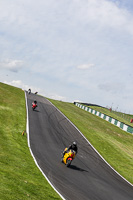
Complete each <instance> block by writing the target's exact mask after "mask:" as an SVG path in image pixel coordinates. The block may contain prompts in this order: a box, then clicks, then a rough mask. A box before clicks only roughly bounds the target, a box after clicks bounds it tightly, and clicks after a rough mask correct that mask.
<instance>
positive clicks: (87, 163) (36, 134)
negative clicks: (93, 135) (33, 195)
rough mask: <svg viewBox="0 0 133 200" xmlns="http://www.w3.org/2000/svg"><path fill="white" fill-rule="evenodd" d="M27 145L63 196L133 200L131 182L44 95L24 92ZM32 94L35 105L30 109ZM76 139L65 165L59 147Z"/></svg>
mask: <svg viewBox="0 0 133 200" xmlns="http://www.w3.org/2000/svg"><path fill="white" fill-rule="evenodd" d="M27 98H28V99H27V102H28V111H29V139H30V147H31V150H32V152H33V154H34V157H35V159H36V160H37V162H38V165H39V166H40V168H41V169H42V171H43V172H44V174H45V175H46V176H47V178H48V179H49V180H50V182H51V183H52V185H53V186H54V187H55V188H56V190H57V191H58V192H59V193H60V194H61V195H62V196H63V197H64V199H67V200H75V199H76V200H133V186H132V185H130V184H129V183H128V182H126V181H125V180H124V179H122V178H121V177H120V176H119V175H118V174H117V173H116V172H115V171H114V170H112V169H111V168H110V167H109V166H108V165H107V164H106V163H105V162H104V161H103V160H102V158H101V157H100V156H99V155H98V154H97V153H96V151H95V150H94V149H93V148H92V147H91V145H90V144H89V143H88V142H87V141H86V140H85V139H84V138H83V137H82V136H81V134H80V133H79V131H78V130H77V129H76V128H75V127H74V126H73V125H72V124H71V123H70V122H69V121H68V120H67V119H66V118H65V117H64V116H63V115H62V114H61V113H60V112H59V111H58V109H56V108H55V107H54V106H53V105H52V104H51V103H50V102H49V101H48V100H46V99H45V98H44V97H40V96H35V95H34V94H30V95H29V94H27ZM35 98H36V100H37V101H38V108H37V109H36V111H32V108H31V104H32V102H33V100H34V99H35ZM72 141H77V143H78V148H79V152H78V154H77V157H76V158H75V160H73V162H72V165H71V166H70V167H69V168H67V167H66V166H65V165H64V164H62V163H61V162H60V158H61V152H62V150H63V149H64V148H65V147H66V146H68V145H69V144H70V143H71V142H72Z"/></svg>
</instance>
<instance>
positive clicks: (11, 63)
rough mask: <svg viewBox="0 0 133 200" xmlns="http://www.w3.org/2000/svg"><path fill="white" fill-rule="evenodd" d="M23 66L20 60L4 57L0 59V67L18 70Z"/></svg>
mask: <svg viewBox="0 0 133 200" xmlns="http://www.w3.org/2000/svg"><path fill="white" fill-rule="evenodd" d="M22 66H23V61H22V60H10V59H6V60H3V61H0V68H4V69H8V70H10V71H13V72H18V71H19V70H20V69H21V68H22Z"/></svg>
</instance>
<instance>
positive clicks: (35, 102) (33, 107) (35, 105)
mask: <svg viewBox="0 0 133 200" xmlns="http://www.w3.org/2000/svg"><path fill="white" fill-rule="evenodd" d="M36 107H37V101H34V102H33V103H32V109H33V110H35V109H36Z"/></svg>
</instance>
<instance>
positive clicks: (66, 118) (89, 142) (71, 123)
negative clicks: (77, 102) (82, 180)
mask: <svg viewBox="0 0 133 200" xmlns="http://www.w3.org/2000/svg"><path fill="white" fill-rule="evenodd" d="M47 100H48V99H47ZM48 101H49V100H48ZM49 102H50V101H49ZM50 103H51V102H50ZM51 104H52V103H51ZM52 105H53V106H54V107H55V108H56V109H57V110H58V111H59V112H60V113H61V114H62V115H63V116H64V117H65V118H66V119H67V120H68V121H69V122H70V123H71V124H72V125H73V126H74V127H75V128H76V129H77V130H78V131H79V133H80V134H81V135H82V136H83V138H84V139H85V140H86V141H87V142H88V143H89V144H90V146H91V147H92V148H93V149H94V150H95V151H96V153H97V154H98V155H99V156H100V157H101V158H102V159H103V160H104V162H105V163H106V164H107V165H108V166H109V167H110V168H111V169H112V170H113V171H114V172H115V173H116V174H118V175H119V176H120V177H121V178H122V179H124V180H125V181H126V182H127V183H129V184H130V185H131V186H133V184H132V183H130V182H129V181H128V180H126V179H125V178H124V177H123V176H122V175H121V174H119V173H118V172H117V171H116V170H115V169H114V168H113V167H112V166H111V165H110V164H109V163H108V162H107V161H106V160H105V159H104V158H103V157H102V155H101V154H100V153H99V152H98V151H97V150H96V149H95V147H94V146H93V145H92V144H91V143H90V142H89V140H87V138H86V137H85V136H84V135H83V133H82V132H81V131H80V130H79V129H78V128H77V127H76V126H75V125H74V124H73V123H72V122H71V121H70V120H69V119H68V118H67V117H66V115H64V114H63V113H62V112H61V111H60V110H59V109H58V108H57V107H56V106H55V105H54V104H52Z"/></svg>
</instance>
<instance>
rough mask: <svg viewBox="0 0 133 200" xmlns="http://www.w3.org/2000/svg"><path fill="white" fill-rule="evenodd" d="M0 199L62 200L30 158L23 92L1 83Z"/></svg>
mask: <svg viewBox="0 0 133 200" xmlns="http://www.w3.org/2000/svg"><path fill="white" fill-rule="evenodd" d="M0 97H1V98H0V199H1V200H10V199H12V200H39V199H40V200H42V199H46V200H53V199H56V200H57V199H61V198H60V197H59V195H58V194H57V193H56V192H55V191H54V190H53V188H52V187H51V186H50V185H49V184H48V182H47V181H46V179H45V178H44V176H43V175H42V174H41V172H40V171H39V169H38V168H37V167H36V165H35V163H34V161H33V158H32V157H31V154H30V151H29V148H28V145H27V135H26V134H25V135H24V136H22V132H23V131H24V130H25V127H26V108H25V96H24V91H22V90H21V89H18V88H15V87H11V86H8V85H5V84H2V83H0Z"/></svg>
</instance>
